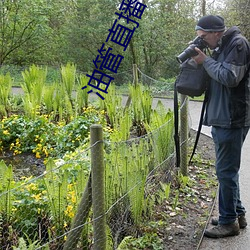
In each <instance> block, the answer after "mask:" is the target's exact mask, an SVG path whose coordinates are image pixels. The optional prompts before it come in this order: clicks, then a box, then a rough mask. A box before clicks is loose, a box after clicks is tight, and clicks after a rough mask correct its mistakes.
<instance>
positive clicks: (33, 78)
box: [21, 65, 47, 118]
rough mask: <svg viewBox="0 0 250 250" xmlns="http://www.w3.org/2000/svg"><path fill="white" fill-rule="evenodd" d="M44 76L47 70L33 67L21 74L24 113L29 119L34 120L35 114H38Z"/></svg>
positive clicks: (44, 80)
mask: <svg viewBox="0 0 250 250" xmlns="http://www.w3.org/2000/svg"><path fill="white" fill-rule="evenodd" d="M46 75H47V68H45V69H43V68H40V67H38V66H35V65H32V66H31V67H30V68H29V70H25V71H23V72H22V76H23V80H24V82H23V83H21V87H22V89H23V91H24V97H23V103H24V111H25V113H26V115H28V116H29V117H32V118H34V117H35V116H36V115H37V112H38V113H39V112H40V105H41V102H42V97H43V89H44V85H45V82H46Z"/></svg>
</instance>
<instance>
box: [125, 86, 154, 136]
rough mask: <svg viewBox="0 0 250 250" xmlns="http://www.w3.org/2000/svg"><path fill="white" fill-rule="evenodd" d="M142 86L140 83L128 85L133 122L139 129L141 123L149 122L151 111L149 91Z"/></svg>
mask: <svg viewBox="0 0 250 250" xmlns="http://www.w3.org/2000/svg"><path fill="white" fill-rule="evenodd" d="M143 88H144V87H143V86H142V85H140V84H137V85H134V86H133V85H129V92H130V96H131V101H132V104H131V106H132V107H131V108H132V113H133V122H134V125H136V126H137V127H138V128H139V129H140V130H142V129H143V128H141V125H142V123H148V124H149V123H150V119H151V111H152V95H151V92H150V91H149V90H148V89H143ZM141 132H142V131H141ZM139 135H140V134H139Z"/></svg>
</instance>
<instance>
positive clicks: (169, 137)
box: [0, 72, 185, 250]
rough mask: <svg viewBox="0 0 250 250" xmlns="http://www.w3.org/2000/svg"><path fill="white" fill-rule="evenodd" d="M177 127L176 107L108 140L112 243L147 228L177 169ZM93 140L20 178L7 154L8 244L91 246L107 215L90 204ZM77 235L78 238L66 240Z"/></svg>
mask: <svg viewBox="0 0 250 250" xmlns="http://www.w3.org/2000/svg"><path fill="white" fill-rule="evenodd" d="M140 73H141V74H142V75H143V77H144V78H145V79H146V78H148V79H150V81H154V79H152V78H150V77H148V76H146V75H144V74H143V73H142V72H140ZM183 105H185V103H183ZM180 108H183V106H181V107H180ZM173 129H174V126H173V115H170V116H169V119H168V121H167V122H166V123H164V124H163V125H161V126H160V127H158V128H157V129H152V128H151V132H149V133H147V134H145V135H143V136H141V137H136V138H133V139H129V140H125V141H118V142H114V141H111V140H107V139H104V142H102V143H104V152H105V153H104V159H105V211H106V212H105V217H106V231H107V232H106V234H107V239H106V244H107V249H117V248H118V246H119V245H120V244H121V243H122V242H123V241H124V239H126V237H129V236H134V237H136V235H138V234H140V233H142V232H138V226H139V225H140V223H142V222H143V221H145V220H149V219H150V218H152V217H153V216H154V205H155V202H157V200H158V199H160V197H161V194H160V192H162V189H161V183H170V182H171V180H172V177H173V176H172V175H173V172H174V166H175V152H174V141H173V134H174V131H173ZM98 143H100V142H98ZM183 143H184V141H183ZM93 146H94V145H93ZM93 146H92V147H93ZM92 147H89V148H87V149H86V148H83V149H81V148H79V149H77V150H76V151H75V152H74V153H73V157H72V155H70V154H69V155H66V156H65V157H64V158H63V159H61V160H53V159H48V161H47V162H46V164H45V165H43V166H40V167H41V169H42V171H43V173H42V174H41V175H38V176H30V177H21V178H19V179H17V178H16V177H15V170H13V169H12V167H11V166H7V165H6V164H5V163H4V161H1V162H0V164H1V166H0V179H1V181H0V190H1V193H0V247H1V249H4V250H6V249H52V250H57V249H64V250H65V249H92V247H93V244H94V241H93V224H94V223H95V222H96V221H98V220H99V219H100V218H95V219H93V212H92V208H91V203H92V199H93V197H91V190H92V188H93V186H92V185H89V184H91V181H90V179H91V175H90V173H91V162H90V154H91V153H90V150H91V148H92ZM17 182H18V183H20V185H19V186H18V187H17V186H16V185H15V183H17ZM14 186H15V187H14ZM97 199H98V198H97ZM103 216H104V215H103ZM70 235H71V237H72V236H73V237H72V238H71V242H70V244H72V245H70V244H68V245H67V246H66V242H67V240H68V239H69V236H70ZM98 240H103V239H98ZM73 246H74V247H73Z"/></svg>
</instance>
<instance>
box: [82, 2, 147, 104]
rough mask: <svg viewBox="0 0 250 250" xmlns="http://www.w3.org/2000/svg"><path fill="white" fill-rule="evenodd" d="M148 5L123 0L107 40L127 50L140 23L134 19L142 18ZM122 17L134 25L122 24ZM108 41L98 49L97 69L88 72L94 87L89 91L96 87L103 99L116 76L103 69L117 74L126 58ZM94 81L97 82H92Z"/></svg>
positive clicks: (95, 64)
mask: <svg viewBox="0 0 250 250" xmlns="http://www.w3.org/2000/svg"><path fill="white" fill-rule="evenodd" d="M146 7H147V6H146V5H145V4H143V3H141V2H139V1H138V0H122V2H121V4H120V7H119V11H120V12H119V13H118V12H116V13H115V14H116V15H117V16H118V18H117V19H116V20H115V21H114V23H113V26H112V27H111V29H109V34H108V36H107V39H106V41H105V42H106V43H107V42H109V41H110V42H112V43H115V44H118V45H119V46H121V47H123V51H126V49H127V47H128V45H129V42H130V41H131V39H132V36H133V34H134V32H135V30H136V29H137V28H138V27H139V23H138V22H137V21H135V20H134V19H141V17H142V14H143V13H144V10H145V9H146ZM121 19H124V20H125V21H126V24H133V25H134V27H133V28H131V27H127V26H124V25H123V24H120V23H119V20H121ZM106 43H103V44H102V46H101V48H100V49H98V50H97V51H98V55H97V56H96V58H95V60H93V63H94V66H95V69H94V71H93V72H92V75H89V74H87V76H88V77H89V78H90V80H89V82H88V84H87V85H88V86H90V87H92V89H91V90H89V91H88V92H87V93H88V94H89V93H91V92H93V91H94V90H93V89H95V91H96V92H95V93H96V94H97V95H98V96H99V97H100V98H101V99H102V100H104V97H103V95H102V93H106V94H107V93H108V91H107V89H108V87H109V85H110V84H111V81H112V80H114V77H112V76H110V75H108V74H106V73H104V72H103V70H108V71H110V72H111V73H115V74H116V73H117V70H118V68H119V66H120V64H121V62H122V60H123V59H124V57H123V56H122V55H120V54H117V55H116V54H113V53H112V48H110V47H108V46H107V44H106ZM92 81H94V82H95V83H94V84H92ZM86 88H87V86H84V87H82V89H86ZM100 92H101V93H100Z"/></svg>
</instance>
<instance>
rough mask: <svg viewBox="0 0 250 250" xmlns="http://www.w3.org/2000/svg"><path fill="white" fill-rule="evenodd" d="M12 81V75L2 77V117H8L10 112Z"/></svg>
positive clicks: (0, 103) (0, 85)
mask: <svg viewBox="0 0 250 250" xmlns="http://www.w3.org/2000/svg"><path fill="white" fill-rule="evenodd" d="M11 86H12V79H11V77H10V74H9V73H7V74H6V75H0V116H7V114H8V111H9V104H8V103H9V100H8V98H9V96H10V92H11Z"/></svg>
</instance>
